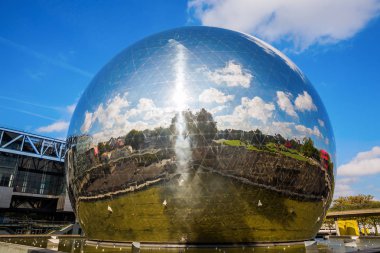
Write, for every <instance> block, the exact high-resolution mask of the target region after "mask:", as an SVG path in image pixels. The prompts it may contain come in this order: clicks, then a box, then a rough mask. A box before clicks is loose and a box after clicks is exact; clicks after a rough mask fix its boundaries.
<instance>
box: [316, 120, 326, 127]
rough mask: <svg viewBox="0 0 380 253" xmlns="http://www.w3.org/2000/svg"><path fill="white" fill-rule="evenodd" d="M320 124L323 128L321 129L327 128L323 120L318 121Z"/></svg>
mask: <svg viewBox="0 0 380 253" xmlns="http://www.w3.org/2000/svg"><path fill="white" fill-rule="evenodd" d="M318 124H319V125H320V126H321V127H325V122H324V121H323V120H321V119H318Z"/></svg>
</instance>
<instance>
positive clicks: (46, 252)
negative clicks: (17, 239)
mask: <svg viewBox="0 0 380 253" xmlns="http://www.w3.org/2000/svg"><path fill="white" fill-rule="evenodd" d="M0 252H1V253H63V252H61V251H55V250H50V249H42V248H37V247H32V246H26V245H20V244H14V243H5V242H0Z"/></svg>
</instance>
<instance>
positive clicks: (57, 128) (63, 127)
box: [37, 121, 69, 133]
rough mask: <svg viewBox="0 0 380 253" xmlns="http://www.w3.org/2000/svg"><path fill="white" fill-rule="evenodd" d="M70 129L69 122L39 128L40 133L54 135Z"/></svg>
mask: <svg viewBox="0 0 380 253" xmlns="http://www.w3.org/2000/svg"><path fill="white" fill-rule="evenodd" d="M68 127H69V122H67V121H57V122H54V123H53V124H50V125H47V126H43V127H39V128H37V132H39V133H52V132H63V131H67V128H68Z"/></svg>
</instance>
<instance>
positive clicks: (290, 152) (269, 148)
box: [223, 140, 309, 162]
mask: <svg viewBox="0 0 380 253" xmlns="http://www.w3.org/2000/svg"><path fill="white" fill-rule="evenodd" d="M223 144H224V145H228V146H233V147H245V148H246V149H247V150H254V151H262V152H265V151H270V152H274V153H280V154H283V155H285V156H287V157H290V158H293V159H297V160H300V161H304V162H309V159H307V158H306V157H304V156H302V155H301V154H300V153H299V152H298V151H297V150H294V149H288V148H286V147H285V146H284V145H280V146H279V147H276V144H274V143H268V144H266V145H265V149H259V148H257V147H255V146H253V145H251V144H246V143H244V142H242V141H240V140H224V141H223Z"/></svg>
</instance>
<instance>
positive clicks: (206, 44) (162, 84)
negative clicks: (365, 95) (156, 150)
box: [69, 27, 335, 153]
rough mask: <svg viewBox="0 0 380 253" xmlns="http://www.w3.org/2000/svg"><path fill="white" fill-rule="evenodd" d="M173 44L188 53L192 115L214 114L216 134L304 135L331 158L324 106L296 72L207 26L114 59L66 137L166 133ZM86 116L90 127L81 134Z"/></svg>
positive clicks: (240, 38)
mask: <svg viewBox="0 0 380 253" xmlns="http://www.w3.org/2000/svg"><path fill="white" fill-rule="evenodd" d="M172 39H174V40H175V41H177V42H178V43H180V44H181V45H183V48H184V54H185V55H186V57H185V58H186V71H185V74H184V76H183V79H184V87H185V92H186V94H187V101H186V105H187V106H188V108H189V109H190V110H192V111H197V110H199V109H201V108H205V109H207V110H208V111H210V112H212V113H213V116H214V119H216V120H217V121H218V120H219V121H218V127H219V129H224V128H234V129H242V130H247V131H248V130H255V129H256V128H259V129H261V130H262V131H263V132H265V133H268V134H275V133H280V134H282V135H284V136H285V137H288V138H294V137H295V138H299V139H301V138H303V137H304V136H308V137H311V138H312V139H313V140H314V142H315V144H316V146H317V147H318V148H321V149H326V150H327V151H329V152H330V153H334V152H335V146H334V145H335V143H334V139H333V135H332V130H331V126H330V123H329V119H328V116H327V114H326V111H325V109H324V106H323V104H322V102H321V100H320V98H319V96H318V94H317V93H316V91H315V90H314V88H313V87H312V86H311V84H310V83H309V81H308V80H307V79H306V78H305V77H304V76H303V74H302V73H301V72H300V71H299V70H298V68H297V67H296V66H295V65H294V64H293V63H292V62H291V61H289V60H288V59H287V58H286V57H285V56H283V55H282V54H279V53H278V52H277V51H276V50H275V49H272V48H271V47H268V45H266V44H265V43H263V42H262V41H259V40H256V39H255V38H253V37H249V36H247V35H242V34H240V33H236V32H231V31H227V30H222V29H211V28H191V27H187V28H183V29H182V30H172V31H169V32H164V33H160V34H157V35H154V36H151V37H149V38H147V39H145V40H142V41H140V42H138V43H136V44H134V45H133V46H131V47H130V48H128V49H126V50H125V51H123V52H122V53H120V54H119V55H118V56H116V57H115V58H114V59H113V60H112V61H111V62H110V63H109V64H107V65H106V66H105V67H104V68H103V69H102V70H101V71H100V72H99V74H98V75H97V76H96V77H95V78H94V80H93V82H92V83H91V85H90V86H89V88H88V89H87V90H86V92H85V93H84V95H83V98H82V99H81V100H80V102H79V103H78V107H77V110H76V112H75V115H74V117H75V118H76V119H77V120H73V121H72V122H71V124H72V125H71V127H70V130H69V134H80V133H81V131H85V132H87V131H88V132H89V133H90V134H94V135H95V136H96V134H98V135H99V136H101V137H103V138H105V139H107V138H110V137H111V136H113V137H117V136H121V135H125V134H126V133H127V132H128V131H130V130H131V129H132V128H141V130H143V129H146V128H154V127H157V126H163V127H167V126H168V124H169V123H170V120H171V118H172V117H173V116H174V112H175V111H176V108H175V107H176V106H175V104H174V103H173V94H174V90H175V87H176V86H175V85H176V83H175V82H176V72H175V71H174V70H175V68H176V64H177V63H176V54H177V51H176V47H173V43H170V42H169V41H170V40H172ZM278 92H281V94H283V96H282V98H283V99H284V100H286V98H287V99H288V100H287V101H285V102H287V107H286V108H287V110H285V109H284V108H282V109H281V107H280V106H279V104H278V95H277V94H278ZM285 97H286V98H285ZM207 99H209V101H207ZM310 99H311V104H310V101H309V100H310ZM308 102H309V104H307V103H308ZM119 105H120V106H121V108H118V106H119ZM292 111H293V112H292ZM86 112H87V116H88V115H91V117H92V119H93V122H92V123H91V124H88V122H87V125H86V126H87V127H85V128H83V126H84V125H85V124H84V123H85V115H86ZM102 114H104V115H102ZM111 116H112V117H113V118H111ZM88 118H89V117H88ZM88 118H87V120H89V119H88ZM103 120H105V121H107V122H102V121H103ZM321 122H323V123H321ZM81 129H82V130H81Z"/></svg>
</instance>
